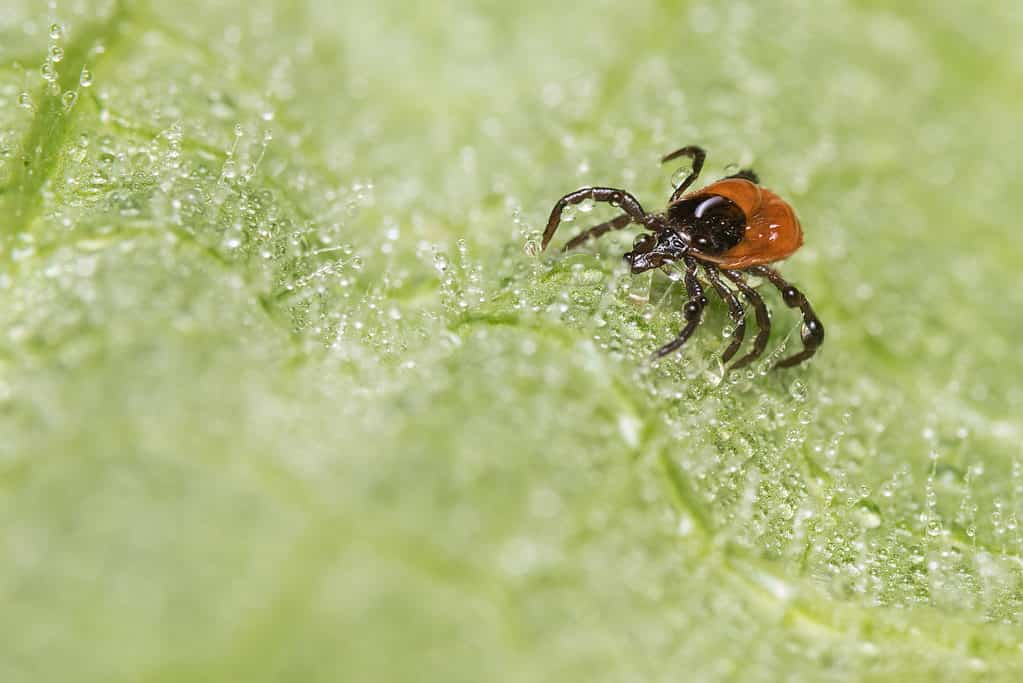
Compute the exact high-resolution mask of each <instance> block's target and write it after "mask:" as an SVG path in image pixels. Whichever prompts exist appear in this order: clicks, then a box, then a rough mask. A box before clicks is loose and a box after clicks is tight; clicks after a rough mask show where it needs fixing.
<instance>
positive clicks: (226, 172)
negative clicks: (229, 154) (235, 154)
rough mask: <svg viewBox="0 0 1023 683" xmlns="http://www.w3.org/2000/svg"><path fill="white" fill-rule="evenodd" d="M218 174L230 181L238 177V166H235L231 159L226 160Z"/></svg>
mask: <svg viewBox="0 0 1023 683" xmlns="http://www.w3.org/2000/svg"><path fill="white" fill-rule="evenodd" d="M220 173H221V175H223V176H224V177H225V178H227V179H228V180H231V179H232V178H234V177H235V176H236V175H238V166H237V164H235V162H234V160H233V159H228V160H227V161H225V162H224V167H223V168H222V169H221V171H220Z"/></svg>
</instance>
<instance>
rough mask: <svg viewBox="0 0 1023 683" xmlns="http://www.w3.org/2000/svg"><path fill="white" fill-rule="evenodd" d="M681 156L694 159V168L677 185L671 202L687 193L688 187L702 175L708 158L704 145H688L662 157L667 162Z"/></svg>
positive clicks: (663, 162)
mask: <svg viewBox="0 0 1023 683" xmlns="http://www.w3.org/2000/svg"><path fill="white" fill-rule="evenodd" d="M679 157H688V158H690V159H692V161H693V168H692V170H690V171H689V174H688V175H687V176H686V177H685V179H684V180H683V181H682V184H681V185H679V186H678V187H676V188H675V191H674V192H672V193H671V199H670V200H668V203H669V204H670V203H671V202H674V201H677V200H678V198H679V197H681V196H682V195H683V194H685V191H686V189H687V188H688V187H689V186H690V185H692V184H693V181H695V180H696V179H697V178H698V177H699V176H700V171H702V170H703V162H704V160H705V159H706V158H707V153H706V152H704V151H703V148H702V147H697V146H696V145H689V146H688V147H683V148H681V149H676V150H675V151H674V152H671V153H670V154H665V155H664V156H663V157H661V163H662V164H666V163H668V162H669V161H672V160H673V159H678V158H679Z"/></svg>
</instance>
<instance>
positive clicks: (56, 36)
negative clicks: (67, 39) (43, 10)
mask: <svg viewBox="0 0 1023 683" xmlns="http://www.w3.org/2000/svg"><path fill="white" fill-rule="evenodd" d="M63 37H64V27H63V26H61V25H60V24H50V38H51V39H53V40H60V39H61V38H63Z"/></svg>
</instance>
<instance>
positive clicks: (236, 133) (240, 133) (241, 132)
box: [234, 123, 245, 138]
mask: <svg viewBox="0 0 1023 683" xmlns="http://www.w3.org/2000/svg"><path fill="white" fill-rule="evenodd" d="M243 135H245V130H244V129H243V128H242V124H240V123H236V124H234V136H235V137H236V138H240V137H241V136H243Z"/></svg>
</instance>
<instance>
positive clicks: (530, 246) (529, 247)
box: [522, 240, 540, 258]
mask: <svg viewBox="0 0 1023 683" xmlns="http://www.w3.org/2000/svg"><path fill="white" fill-rule="evenodd" d="M522 250H523V251H524V252H526V256H530V257H534V258H535V257H536V256H538V255H539V254H540V243H539V242H537V241H536V240H526V243H525V244H524V245H523V246H522Z"/></svg>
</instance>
